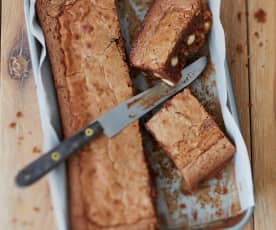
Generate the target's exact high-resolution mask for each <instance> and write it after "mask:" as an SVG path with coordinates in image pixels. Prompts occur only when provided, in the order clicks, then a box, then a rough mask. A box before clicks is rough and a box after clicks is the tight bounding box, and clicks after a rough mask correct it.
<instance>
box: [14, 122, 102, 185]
mask: <svg viewBox="0 0 276 230" xmlns="http://www.w3.org/2000/svg"><path fill="white" fill-rule="evenodd" d="M102 131H103V128H102V126H101V124H100V123H99V122H98V121H96V122H93V123H92V124H90V125H88V126H87V127H86V128H84V129H83V130H81V131H80V132H78V133H77V134H75V135H74V136H72V137H70V138H69V139H67V140H65V141H64V142H62V143H61V144H59V145H58V146H57V147H55V148H54V149H52V150H51V151H49V152H47V153H45V154H43V155H42V156H41V157H39V158H38V159H37V160H35V161H34V162H32V163H31V164H29V165H27V166H26V167H25V168H24V169H22V170H21V171H19V173H18V174H17V176H16V178H15V181H16V184H17V185H18V186H20V187H23V186H28V185H31V184H32V183H34V182H35V181H37V180H38V179H40V178H41V177H42V176H44V175H45V174H47V173H48V172H49V171H50V170H51V169H53V168H54V167H56V166H57V165H59V164H61V163H62V162H63V161H64V160H66V159H67V158H68V157H69V156H70V155H71V154H73V153H74V152H76V151H77V150H79V149H80V148H81V147H82V146H83V145H85V144H86V143H87V142H89V141H90V140H91V139H93V138H94V137H96V136H97V135H98V134H100V133H101V132H102Z"/></svg>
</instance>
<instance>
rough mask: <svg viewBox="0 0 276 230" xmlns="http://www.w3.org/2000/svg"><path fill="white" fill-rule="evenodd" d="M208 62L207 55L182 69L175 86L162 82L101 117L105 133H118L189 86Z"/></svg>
mask: <svg viewBox="0 0 276 230" xmlns="http://www.w3.org/2000/svg"><path fill="white" fill-rule="evenodd" d="M206 63H207V58H206V57H201V58H199V59H198V60H197V61H195V62H193V63H192V64H191V65H189V66H187V67H186V68H185V69H183V70H182V72H181V75H182V77H181V80H180V81H179V83H178V84H177V85H176V86H175V87H172V86H169V85H167V84H165V83H164V82H160V83H158V84H157V85H156V86H154V87H153V88H150V89H148V90H146V91H144V92H142V93H140V94H139V95H137V96H135V97H132V98H130V99H129V100H127V101H125V102H123V103H121V104H119V105H118V106H116V107H115V108H113V109H112V110H110V111H109V112H107V113H105V114H104V115H102V116H101V117H99V118H98V119H97V120H98V121H99V122H100V124H101V126H102V127H103V132H104V134H105V135H106V136H108V137H112V136H114V135H116V134H117V133H119V132H120V131H121V130H122V129H124V128H125V127H126V126H128V125H129V124H130V123H132V122H134V121H136V120H137V119H139V118H140V117H142V116H143V115H145V114H146V113H148V112H149V111H151V110H152V109H154V108H155V107H156V106H158V105H159V104H161V103H163V102H164V101H166V100H167V99H168V98H170V97H171V96H173V95H174V94H176V93H177V92H179V91H181V90H182V89H184V88H185V87H187V86H188V85H189V84H191V83H192V82H193V81H194V80H195V79H196V78H197V77H198V76H199V75H200V74H201V73H202V71H203V70H204V68H205V66H206Z"/></svg>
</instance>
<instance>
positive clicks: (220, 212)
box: [215, 208, 223, 216]
mask: <svg viewBox="0 0 276 230" xmlns="http://www.w3.org/2000/svg"><path fill="white" fill-rule="evenodd" d="M215 214H216V216H222V214H223V211H222V209H221V208H220V209H218V210H217V211H216V212H215Z"/></svg>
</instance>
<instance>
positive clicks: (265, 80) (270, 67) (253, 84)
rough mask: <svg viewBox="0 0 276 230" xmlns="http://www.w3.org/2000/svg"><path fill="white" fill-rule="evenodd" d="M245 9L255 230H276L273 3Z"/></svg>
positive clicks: (254, 0) (254, 1)
mask: <svg viewBox="0 0 276 230" xmlns="http://www.w3.org/2000/svg"><path fill="white" fill-rule="evenodd" d="M248 7H249V15H248V22H249V24H248V26H249V57H250V59H249V60H250V94H251V124H252V132H251V135H252V158H253V165H254V167H253V172H254V181H255V192H256V194H255V195H256V209H255V218H254V226H255V229H260V230H261V229H276V24H275V23H276V1H275V0H269V1H259V0H250V1H248ZM262 9H263V11H262ZM256 13H257V15H256V16H255V14H256ZM265 15H266V16H265ZM262 19H264V22H258V20H259V21H263V20H262Z"/></svg>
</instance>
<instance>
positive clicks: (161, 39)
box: [130, 0, 211, 84]
mask: <svg viewBox="0 0 276 230" xmlns="http://www.w3.org/2000/svg"><path fill="white" fill-rule="evenodd" d="M210 27H211V13H210V12H209V11H208V10H207V9H206V2H205V0H156V1H155V2H154V3H153V5H152V7H151V8H150V9H149V12H148V13H147V15H146V17H145V20H144V22H143V25H142V29H141V31H140V32H139V34H138V36H137V38H136V40H135V41H134V42H133V44H132V49H131V53H130V63H131V65H133V66H134V67H137V68H141V69H143V70H144V71H145V72H147V73H148V74H150V75H154V76H155V77H158V78H161V79H162V80H164V81H165V82H167V83H168V84H175V83H177V81H178V80H179V79H180V77H181V69H182V68H183V67H184V66H185V64H187V60H189V58H190V57H191V56H193V55H194V54H195V53H196V52H198V51H199V49H200V48H201V47H202V46H203V44H204V43H205V41H206V37H207V36H206V34H207V33H208V32H209V29H210Z"/></svg>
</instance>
